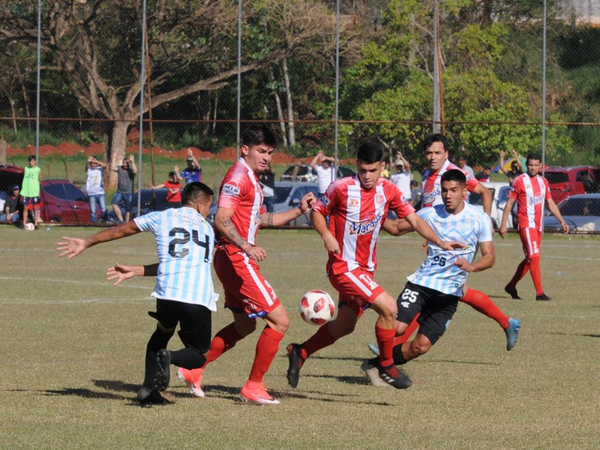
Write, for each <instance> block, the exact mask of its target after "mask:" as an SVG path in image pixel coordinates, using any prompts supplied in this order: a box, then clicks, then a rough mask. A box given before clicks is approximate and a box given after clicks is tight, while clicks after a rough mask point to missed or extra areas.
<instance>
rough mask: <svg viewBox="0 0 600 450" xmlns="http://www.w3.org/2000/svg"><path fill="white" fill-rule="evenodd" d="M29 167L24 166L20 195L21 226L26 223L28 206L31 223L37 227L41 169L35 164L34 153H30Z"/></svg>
mask: <svg viewBox="0 0 600 450" xmlns="http://www.w3.org/2000/svg"><path fill="white" fill-rule="evenodd" d="M28 160H29V167H25V171H24V173H23V186H22V189H21V197H22V199H21V200H22V201H23V228H25V225H27V219H28V217H27V216H28V215H29V206H30V205H31V207H32V208H33V224H34V226H35V228H36V229H37V227H38V223H39V221H40V184H41V182H42V171H41V170H40V168H39V167H38V166H37V159H36V157H35V155H30V156H29V158H28Z"/></svg>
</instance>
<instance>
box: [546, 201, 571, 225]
mask: <svg viewBox="0 0 600 450" xmlns="http://www.w3.org/2000/svg"><path fill="white" fill-rule="evenodd" d="M546 204H547V205H548V209H549V210H550V212H551V213H552V215H553V216H554V217H556V218H557V219H558V221H559V222H560V224H561V226H562V229H563V232H564V234H569V225H567V222H565V219H563V216H562V214H561V213H560V210H559V209H558V206H556V203H554V200H552V199H551V198H549V199H547V200H546Z"/></svg>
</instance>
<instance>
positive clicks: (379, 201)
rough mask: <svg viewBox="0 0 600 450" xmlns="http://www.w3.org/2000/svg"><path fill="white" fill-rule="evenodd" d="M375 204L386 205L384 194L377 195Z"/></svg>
mask: <svg viewBox="0 0 600 450" xmlns="http://www.w3.org/2000/svg"><path fill="white" fill-rule="evenodd" d="M375 202H376V203H377V204H378V205H382V204H384V203H385V197H384V196H383V194H377V195H376V196H375Z"/></svg>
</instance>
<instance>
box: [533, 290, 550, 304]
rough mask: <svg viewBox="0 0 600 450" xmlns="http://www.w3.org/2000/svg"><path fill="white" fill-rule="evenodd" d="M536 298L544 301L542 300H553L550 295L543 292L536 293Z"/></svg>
mask: <svg viewBox="0 0 600 450" xmlns="http://www.w3.org/2000/svg"><path fill="white" fill-rule="evenodd" d="M535 299H536V300H539V301H542V302H547V301H548V300H552V299H551V298H550V297H548V296H547V295H546V294H544V293H543V292H542V293H541V294H540V295H536V296H535Z"/></svg>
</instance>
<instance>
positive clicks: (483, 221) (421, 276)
mask: <svg viewBox="0 0 600 450" xmlns="http://www.w3.org/2000/svg"><path fill="white" fill-rule="evenodd" d="M440 189H441V197H442V201H443V204H441V205H440V204H438V205H435V206H433V207H431V208H424V209H421V210H420V211H419V212H418V213H417V214H418V215H419V216H420V217H421V218H422V219H423V220H424V221H425V222H426V223H428V224H429V225H430V226H431V227H432V228H433V229H434V230H435V232H436V233H437V235H438V236H439V239H444V240H460V241H461V242H464V243H465V246H464V247H463V248H460V249H451V250H446V249H442V248H440V247H439V246H438V245H437V244H435V243H432V242H431V241H430V242H428V244H427V257H426V258H425V261H424V262H423V264H421V267H419V269H417V271H416V272H415V273H413V274H412V275H410V276H409V277H407V279H408V282H407V283H406V286H405V288H404V290H403V291H402V293H401V294H400V295H399V296H398V300H397V308H398V314H397V316H396V324H395V329H396V333H397V334H399V335H401V334H406V331H407V329H408V328H409V324H411V323H412V321H413V320H414V319H415V318H416V317H418V323H419V325H420V326H419V331H418V333H417V335H416V337H415V338H414V339H413V340H412V341H407V342H404V343H403V344H401V345H397V346H395V347H394V351H393V356H394V358H393V360H394V364H397V365H402V364H406V363H407V362H408V361H410V360H412V359H415V358H417V357H419V356H420V355H423V354H425V353H427V352H428V351H429V349H430V348H431V347H432V346H433V345H434V344H435V343H436V342H437V341H438V340H439V338H440V337H441V336H442V335H443V334H444V332H445V331H446V329H447V328H448V326H449V325H450V321H451V319H452V316H453V314H454V313H455V312H456V307H457V305H458V302H459V300H460V299H461V297H462V295H463V290H464V288H465V282H466V279H467V276H468V274H469V273H470V272H480V271H482V270H485V269H489V268H490V267H492V266H493V265H494V261H495V251H494V245H493V243H492V235H493V229H492V222H491V220H490V218H489V216H488V215H486V214H485V213H483V212H481V211H479V210H478V209H476V208H475V207H473V206H471V205H469V204H467V203H466V202H465V200H464V198H465V196H466V194H467V177H466V176H465V174H464V173H463V172H462V171H461V170H456V169H451V170H448V171H446V172H445V173H444V174H443V175H442V176H441V180H440ZM478 248H480V249H481V254H482V258H481V259H479V260H478V261H475V262H474V259H475V255H476V253H477V249H478ZM369 363H370V365H376V364H377V358H374V359H372V360H370V361H369Z"/></svg>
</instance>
